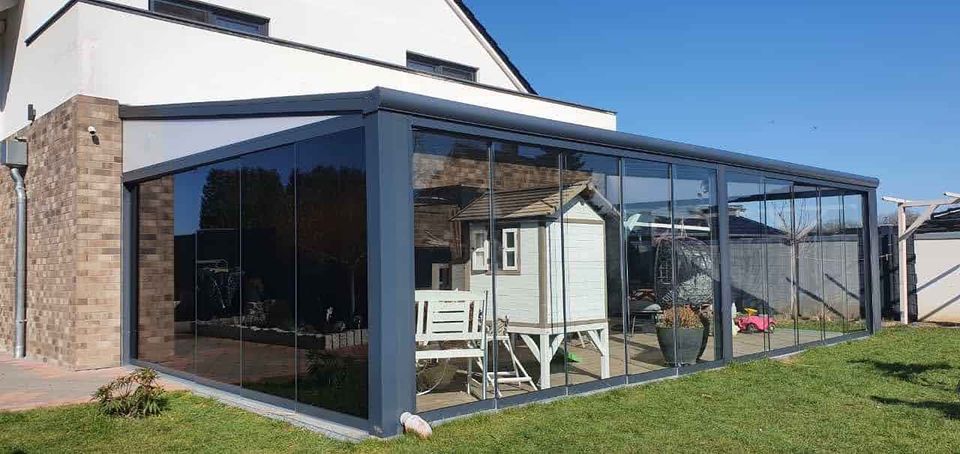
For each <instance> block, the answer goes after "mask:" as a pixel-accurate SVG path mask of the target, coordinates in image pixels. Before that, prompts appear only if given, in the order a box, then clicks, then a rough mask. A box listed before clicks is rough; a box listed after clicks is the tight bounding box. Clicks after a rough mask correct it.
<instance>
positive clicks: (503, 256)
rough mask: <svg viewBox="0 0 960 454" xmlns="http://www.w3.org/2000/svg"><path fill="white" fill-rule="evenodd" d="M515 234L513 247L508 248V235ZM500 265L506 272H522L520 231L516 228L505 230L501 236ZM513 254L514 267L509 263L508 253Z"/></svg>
mask: <svg viewBox="0 0 960 454" xmlns="http://www.w3.org/2000/svg"><path fill="white" fill-rule="evenodd" d="M508 234H513V247H508V246H507V245H508V244H510V243H509V242H507V235H508ZM500 241H501V242H500V265H501V268H502V269H503V270H504V271H519V270H520V229H519V228H516V227H511V228H506V229H503V231H502V233H501V234H500ZM509 252H512V253H513V265H508V264H507V263H508V262H507V253H509Z"/></svg>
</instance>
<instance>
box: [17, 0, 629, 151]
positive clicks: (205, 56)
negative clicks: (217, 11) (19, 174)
mask: <svg viewBox="0 0 960 454" xmlns="http://www.w3.org/2000/svg"><path fill="white" fill-rule="evenodd" d="M371 1H373V0H371ZM431 1H433V0H431ZM442 1H444V2H445V1H446V0H442ZM127 3H131V2H130V0H127ZM134 3H135V2H134ZM141 3H142V2H141ZM265 3H273V2H265ZM32 5H34V3H31V2H27V3H25V4H24V16H25V17H26V16H29V17H30V20H29V21H27V20H24V21H23V23H22V26H21V27H20V29H19V31H16V30H8V34H9V36H5V39H6V41H8V44H10V45H12V46H14V48H16V49H17V50H16V52H15V55H16V58H15V60H12V61H11V62H10V66H9V68H10V71H9V85H8V87H7V90H6V95H7V96H6V102H5V104H4V106H3V113H2V128H3V131H2V132H3V133H4V137H5V136H7V135H9V134H11V133H13V132H15V131H16V130H18V129H19V128H21V127H23V126H25V125H26V123H27V121H26V108H27V105H28V104H33V105H34V106H35V107H36V110H37V113H38V115H43V114H44V113H46V112H48V111H50V110H51V109H53V108H54V107H56V106H57V105H59V104H61V103H62V102H63V101H65V100H66V99H69V98H70V97H71V96H73V95H76V94H84V95H90V96H99V97H103V98H109V99H116V100H118V101H119V102H121V103H122V104H129V105H145V104H168V103H182V102H202V101H219V100H233V99H251V98H266V97H274V96H289V95H300V94H318V93H337V92H352V91H364V90H370V89H372V88H374V87H377V86H383V87H388V88H394V89H398V90H403V91H409V92H413V93H419V94H425V95H428V96H433V97H438V98H444V99H450V100H454V101H459V102H464V103H468V104H474V105H479V106H484V107H490V108H494V109H499V110H504V111H509V112H516V113H521V114H526V115H531V116H537V117H542V118H550V119H554V120H559V121H564V122H568V123H574V124H581V125H586V126H593V127H598V128H604V129H611V130H612V129H616V116H615V115H614V114H612V113H610V112H604V111H599V110H594V109H588V108H581V107H578V106H573V105H569V104H564V103H560V102H554V101H550V100H545V99H542V98H537V97H529V96H522V95H520V94H519V93H518V94H512V93H510V92H509V91H499V90H494V89H486V88H483V87H480V86H474V85H468V84H464V83H459V82H456V81H450V80H446V79H443V78H439V77H434V76H431V75H424V74H418V73H412V72H409V71H404V70H398V69H394V68H390V67H384V66H377V65H373V64H369V63H365V62H361V61H354V60H348V59H344V58H340V57H336V56H331V55H326V54H321V53H316V52H310V51H308V50H303V49H297V48H293V47H287V46H281V45H277V44H274V43H268V42H263V41H258V40H254V39H248V38H244V37H238V36H232V35H228V34H224V33H218V32H215V31H210V30H204V29H200V28H196V27H189V26H185V25H182V24H178V23H173V22H169V21H164V20H158V19H155V18H152V17H146V16H142V15H136V14H131V13H129V12H124V11H118V10H114V9H109V8H105V7H102V6H98V5H91V4H86V3H77V4H75V5H74V6H73V7H71V8H70V9H69V10H68V11H67V12H66V13H65V14H64V15H63V16H62V17H60V18H59V19H58V20H57V21H56V22H55V23H53V24H52V25H51V26H50V27H49V28H48V29H46V30H45V31H44V32H43V34H42V35H40V36H39V37H38V38H37V39H36V40H35V41H33V43H32V44H31V45H30V46H24V44H23V40H24V39H25V38H26V37H27V36H29V35H30V34H31V33H32V32H33V31H34V30H35V27H38V26H39V24H37V23H36V21H37V18H38V17H40V15H39V14H37V13H36V12H34V10H33V8H34V6H32ZM438 9H439V8H438ZM441 11H442V9H441ZM51 14H52V13H51ZM41 22H42V21H41ZM278 26H279V25H278ZM278 33H279V32H278ZM389 38H390V37H387V39H389ZM468 47H469V46H468ZM423 52H424V53H430V52H432V51H430V52H428V51H427V50H423ZM432 53H439V52H432ZM6 55H10V53H8V52H5V56H6ZM443 56H446V55H443ZM14 63H15V64H14ZM487 72H493V71H492V70H491V71H487Z"/></svg>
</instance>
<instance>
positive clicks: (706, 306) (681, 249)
mask: <svg viewBox="0 0 960 454" xmlns="http://www.w3.org/2000/svg"><path fill="white" fill-rule="evenodd" d="M672 211H673V251H672V252H673V261H674V266H673V268H674V276H673V278H674V294H675V298H676V299H675V307H676V310H677V312H678V313H677V317H678V318H677V320H678V321H682V322H683V323H677V324H675V326H676V329H677V333H676V336H677V341H676V346H677V349H678V351H677V357H678V360H679V362H680V363H681V364H684V365H688V364H693V363H695V362H700V361H704V362H708V361H713V360H716V359H720V358H721V357H722V356H723V350H722V349H721V348H720V342H719V341H717V342H715V340H716V339H719V334H718V333H719V332H720V329H719V328H720V326H719V323H720V322H719V320H720V305H719V301H720V298H719V296H720V273H719V240H718V238H719V232H718V230H717V224H718V218H717V172H716V170H713V169H706V168H701V167H692V166H685V165H674V166H673V210H672ZM692 316H695V317H696V319H699V320H693V319H691V317H692ZM698 321H699V323H697V322H698ZM698 326H699V328H698ZM698 329H699V331H700V332H702V335H701V339H700V340H699V342H698V341H697V339H695V336H692V335H693V334H696V333H697V331H698ZM715 334H716V335H715ZM686 336H692V337H691V338H690V339H687V338H686ZM694 351H696V352H697V353H696V355H695V356H693V352H694ZM690 358H694V359H692V360H691V359H690Z"/></svg>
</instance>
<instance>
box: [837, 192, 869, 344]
mask: <svg viewBox="0 0 960 454" xmlns="http://www.w3.org/2000/svg"><path fill="white" fill-rule="evenodd" d="M863 213H864V209H863V196H862V195H860V194H857V193H854V192H850V191H846V192H845V193H844V195H843V253H842V254H843V269H844V277H845V278H846V280H845V281H844V287H845V290H844V297H845V308H844V311H845V314H846V320H847V323H846V326H845V328H846V331H847V332H856V331H865V330H866V329H867V325H866V320H867V297H866V292H867V288H866V278H865V270H866V268H865V266H866V265H865V264H866V261H865V256H866V253H867V251H866V248H865V247H864V244H865V237H864V234H865V232H864V228H863V226H864V222H865V221H864V218H863Z"/></svg>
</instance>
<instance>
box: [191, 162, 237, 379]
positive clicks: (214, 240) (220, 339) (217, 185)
mask: <svg viewBox="0 0 960 454" xmlns="http://www.w3.org/2000/svg"><path fill="white" fill-rule="evenodd" d="M180 177H183V179H182V181H181V178H180ZM180 177H178V178H177V188H176V189H175V190H174V191H175V192H176V193H177V194H199V195H200V197H199V200H197V199H191V200H190V201H186V200H185V204H189V203H190V202H194V203H196V202H199V203H198V204H195V205H194V204H190V205H187V207H185V208H189V209H190V215H191V217H189V218H187V219H184V221H185V222H186V221H187V220H188V219H189V222H190V224H192V225H199V228H198V229H197V230H196V234H195V235H194V245H195V248H196V249H195V250H196V281H197V290H196V291H197V353H196V355H197V356H196V371H197V375H199V376H201V377H205V378H208V379H211V380H215V381H218V382H220V383H228V384H233V385H240V382H241V370H240V368H241V357H240V355H241V353H240V351H241V346H240V341H241V331H242V324H241V314H242V313H241V310H240V279H241V272H240V269H241V268H240V170H239V166H238V164H237V162H236V161H232V162H225V163H221V164H215V165H212V166H206V167H202V168H200V169H198V170H197V171H196V172H190V173H188V174H184V175H181V176H180ZM194 177H196V178H194ZM181 183H182V184H181ZM182 187H183V189H184V190H183V191H181V188H182ZM178 205H179V203H178ZM191 205H192V206H191ZM197 208H199V210H197ZM179 214H180V213H177V215H179ZM178 221H179V220H178Z"/></svg>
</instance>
